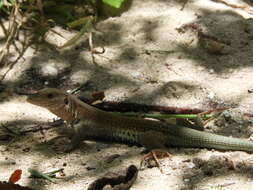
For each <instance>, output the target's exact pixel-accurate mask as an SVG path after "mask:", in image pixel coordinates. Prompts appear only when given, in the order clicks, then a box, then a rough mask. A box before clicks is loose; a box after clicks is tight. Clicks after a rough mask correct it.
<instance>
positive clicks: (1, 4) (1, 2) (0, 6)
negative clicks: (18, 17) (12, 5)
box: [0, 0, 4, 9]
mask: <svg viewBox="0 0 253 190" xmlns="http://www.w3.org/2000/svg"><path fill="white" fill-rule="evenodd" d="M3 5H4V2H3V0H0V9H1V8H2V6H3Z"/></svg>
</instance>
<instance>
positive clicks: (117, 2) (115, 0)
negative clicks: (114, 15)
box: [103, 0, 125, 9]
mask: <svg viewBox="0 0 253 190" xmlns="http://www.w3.org/2000/svg"><path fill="white" fill-rule="evenodd" d="M124 1H125V0H103V3H105V4H107V5H110V6H112V7H115V8H117V9H118V8H120V7H121V5H122V3H123V2H124Z"/></svg>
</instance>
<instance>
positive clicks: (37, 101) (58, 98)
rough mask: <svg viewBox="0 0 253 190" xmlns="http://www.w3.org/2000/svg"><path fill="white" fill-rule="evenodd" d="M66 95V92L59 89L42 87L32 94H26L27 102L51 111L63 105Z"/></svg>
mask: <svg viewBox="0 0 253 190" xmlns="http://www.w3.org/2000/svg"><path fill="white" fill-rule="evenodd" d="M67 96H68V94H67V93H65V92H63V91H61V90H58V89H55V88H44V89H42V90H39V91H37V92H36V93H34V94H30V95H28V98H27V102H29V103H31V104H34V105H37V106H40V107H44V108H47V109H49V110H50V111H52V110H55V109H57V108H59V107H63V106H64V105H65V104H66V101H67Z"/></svg>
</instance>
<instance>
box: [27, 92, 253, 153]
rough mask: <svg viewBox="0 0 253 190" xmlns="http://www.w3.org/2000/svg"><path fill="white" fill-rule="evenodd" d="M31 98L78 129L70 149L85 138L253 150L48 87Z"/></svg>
mask: <svg viewBox="0 0 253 190" xmlns="http://www.w3.org/2000/svg"><path fill="white" fill-rule="evenodd" d="M27 101H28V102H29V103H31V104H35V105H37V106H41V107H44V108H46V109H48V110H49V111H50V112H52V113H53V114H55V115H57V116H58V117H60V118H62V119H63V120H65V121H66V122H67V123H69V124H71V125H72V126H73V127H74V129H75V134H74V135H73V137H72V140H71V144H70V145H69V147H68V148H67V150H68V151H70V150H72V149H74V148H76V147H77V146H78V145H79V143H80V142H81V141H83V140H91V139H92V140H109V141H113V142H123V143H130V144H137V145H142V146H144V147H146V148H148V149H150V150H153V149H164V148H165V147H170V146H172V147H192V148H214V149H222V150H241V151H247V152H253V142H251V141H248V140H246V139H239V138H232V137H225V136H221V135H216V134H211V133H207V132H203V131H198V130H194V129H191V128H188V127H184V126H178V125H170V124H165V123H163V122H160V121H154V120H147V119H141V118H133V117H126V116H119V115H115V114H113V113H109V112H105V111H102V110H99V109H97V108H95V107H92V106H90V105H88V104H86V103H84V102H82V101H81V100H79V99H78V98H76V97H75V96H74V95H70V94H68V93H66V92H63V91H61V90H58V89H54V88H45V89H42V90H40V91H38V92H37V93H35V94H32V95H29V96H28V99H27Z"/></svg>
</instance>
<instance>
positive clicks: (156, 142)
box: [139, 130, 171, 173]
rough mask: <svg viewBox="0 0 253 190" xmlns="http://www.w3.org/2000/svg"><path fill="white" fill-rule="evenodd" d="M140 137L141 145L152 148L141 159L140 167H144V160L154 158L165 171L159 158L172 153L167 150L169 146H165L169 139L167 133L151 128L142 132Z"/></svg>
mask: <svg viewBox="0 0 253 190" xmlns="http://www.w3.org/2000/svg"><path fill="white" fill-rule="evenodd" d="M139 138H140V142H141V145H142V146H144V147H145V148H147V149H148V150H150V152H149V153H148V154H146V155H145V156H144V157H143V158H142V159H141V163H140V167H142V165H143V162H144V161H146V160H150V159H154V160H155V162H156V164H157V166H158V168H159V169H160V171H161V172H162V173H163V171H162V168H161V166H160V163H159V161H158V159H159V158H164V157H171V154H170V153H169V152H167V150H166V149H167V148H166V146H165V144H166V141H167V137H166V135H164V134H163V133H162V132H157V131H152V130H151V131H146V132H144V133H142V134H141V135H140V137H139Z"/></svg>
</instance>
